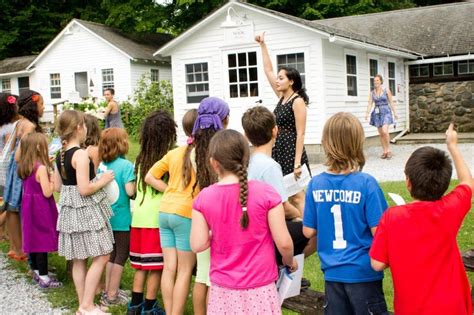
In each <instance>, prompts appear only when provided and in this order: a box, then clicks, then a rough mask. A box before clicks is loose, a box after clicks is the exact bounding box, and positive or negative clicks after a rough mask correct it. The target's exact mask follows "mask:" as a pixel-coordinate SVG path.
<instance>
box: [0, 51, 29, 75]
mask: <svg viewBox="0 0 474 315" xmlns="http://www.w3.org/2000/svg"><path fill="white" fill-rule="evenodd" d="M36 57H37V56H36V55H32V56H22V57H12V58H6V59H3V60H0V74H3V73H11V72H19V71H25V70H26V67H28V65H29V64H30V63H32V62H33V60H35V58H36Z"/></svg>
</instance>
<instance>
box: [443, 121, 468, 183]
mask: <svg viewBox="0 0 474 315" xmlns="http://www.w3.org/2000/svg"><path fill="white" fill-rule="evenodd" d="M446 144H447V146H448V151H449V153H450V154H451V157H452V159H453V163H454V167H455V168H456V173H457V175H458V179H459V184H465V185H468V186H469V187H471V190H472V189H474V183H473V181H472V176H471V171H470V170H469V167H468V166H467V165H466V163H465V162H464V159H463V157H462V154H461V151H459V148H458V133H457V132H456V131H455V130H454V124H452V123H451V124H450V125H449V128H448V130H447V131H446Z"/></svg>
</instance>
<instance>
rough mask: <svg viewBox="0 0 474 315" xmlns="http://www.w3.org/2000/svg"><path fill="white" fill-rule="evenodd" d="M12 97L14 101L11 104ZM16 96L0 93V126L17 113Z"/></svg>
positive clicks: (9, 120) (7, 122)
mask: <svg viewBox="0 0 474 315" xmlns="http://www.w3.org/2000/svg"><path fill="white" fill-rule="evenodd" d="M12 97H13V98H14V99H15V101H14V102H13V104H12V101H13V99H12ZM17 102H18V96H16V95H13V94H10V93H0V127H1V126H3V125H6V124H9V123H11V122H12V121H13V119H14V118H15V117H16V116H17V115H18V105H17Z"/></svg>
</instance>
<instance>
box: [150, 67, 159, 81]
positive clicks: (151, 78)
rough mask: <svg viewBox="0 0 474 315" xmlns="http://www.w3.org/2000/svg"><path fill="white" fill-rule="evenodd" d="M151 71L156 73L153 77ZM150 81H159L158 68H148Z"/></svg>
mask: <svg viewBox="0 0 474 315" xmlns="http://www.w3.org/2000/svg"><path fill="white" fill-rule="evenodd" d="M153 73H156V78H153ZM150 81H151V82H159V81H160V69H157V68H152V69H150Z"/></svg>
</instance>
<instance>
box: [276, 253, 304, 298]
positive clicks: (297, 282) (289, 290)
mask: <svg viewBox="0 0 474 315" xmlns="http://www.w3.org/2000/svg"><path fill="white" fill-rule="evenodd" d="M295 259H296V261H297V262H298V269H297V270H296V271H295V272H293V273H290V274H289V273H288V271H287V269H286V268H283V269H282V270H280V277H279V278H278V282H277V289H278V295H279V299H280V305H281V304H283V301H284V300H285V299H288V298H291V297H294V296H297V295H300V293H301V279H302V278H303V269H304V254H301V255H297V256H295Z"/></svg>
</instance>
